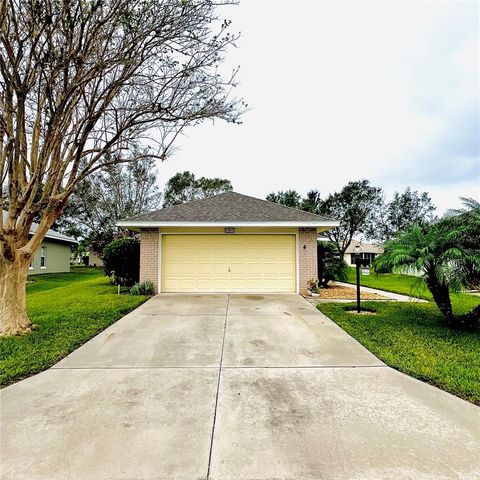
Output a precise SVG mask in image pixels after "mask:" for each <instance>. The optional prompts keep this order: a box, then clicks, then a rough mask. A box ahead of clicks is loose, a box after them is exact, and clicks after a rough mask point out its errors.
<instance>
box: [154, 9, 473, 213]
mask: <svg viewBox="0 0 480 480" xmlns="http://www.w3.org/2000/svg"><path fill="white" fill-rule="evenodd" d="M479 5H480V4H479V3H477V2H458V1H455V2H443V1H442V2H440V1H437V2H426V1H421V2H407V1H399V2H391V1H378V2H365V1H356V2H344V1H335V2H326V1H305V2H301V1H274V0H270V1H256V0H243V1H242V2H241V3H240V4H239V5H237V6H229V7H228V8H227V7H224V9H223V10H222V11H221V13H222V15H224V16H225V18H229V19H230V20H232V27H231V28H232V31H233V32H238V31H239V32H241V38H240V39H239V40H238V41H237V44H236V48H232V49H230V50H229V51H228V54H227V57H226V61H225V64H224V68H225V69H226V70H230V69H232V68H234V67H236V66H239V67H240V71H239V76H238V78H239V81H240V85H239V86H238V87H237V89H236V90H235V92H234V94H235V96H237V97H242V98H244V99H245V101H246V102H247V103H248V105H249V111H248V112H247V113H245V114H244V115H243V118H242V124H241V125H233V124H227V123H225V122H222V121H215V122H214V123H212V122H208V123H204V124H202V125H199V126H195V127H192V128H190V129H188V130H187V131H186V132H185V135H184V136H183V137H182V138H180V140H179V141H178V143H177V147H178V148H177V150H176V152H175V154H174V155H172V156H171V157H170V158H169V159H168V160H167V161H165V162H164V163H163V164H162V165H161V166H160V168H159V180H160V183H165V182H166V181H167V180H168V178H170V177H171V176H172V175H174V174H175V173H176V172H179V171H184V170H189V171H191V172H193V173H194V174H195V175H198V176H207V177H221V178H228V179H229V180H231V182H232V184H233V188H234V190H235V191H237V192H240V193H244V194H247V195H252V196H256V197H259V198H264V197H265V196H266V195H267V194H268V193H270V192H272V191H278V190H286V189H295V190H297V191H298V192H299V193H300V194H302V195H304V194H306V192H307V191H308V190H311V189H318V190H320V192H321V194H322V196H323V197H325V196H327V195H328V194H329V193H333V192H334V191H338V190H340V189H341V187H342V186H343V185H345V184H346V183H347V182H348V181H351V180H358V179H361V178H368V179H370V180H371V182H372V183H373V184H375V185H377V186H381V187H383V188H384V190H385V192H386V195H387V199H388V198H390V197H391V195H392V194H393V192H395V191H403V190H404V189H405V188H406V187H408V186H410V187H411V188H412V189H414V190H419V191H427V192H429V193H430V195H431V197H432V200H433V202H434V203H435V205H436V206H437V211H438V213H439V214H442V213H443V212H444V211H445V210H446V209H448V208H456V207H458V206H460V200H459V197H460V196H466V197H475V198H478V197H479V195H480V145H479V144H480V139H479V137H480V118H479V117H480V114H479V111H480V92H479V89H480V81H479V70H480V66H479V62H480V51H479V42H480V27H479V21H480V20H479V19H480V7H479Z"/></svg>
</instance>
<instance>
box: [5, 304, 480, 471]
mask: <svg viewBox="0 0 480 480" xmlns="http://www.w3.org/2000/svg"><path fill="white" fill-rule="evenodd" d="M1 421H2V430H1V463H0V465H1V478H2V479H5V480H13V479H18V480H20V479H21V480H27V479H33V480H57V479H58V480H60V479H62V480H65V479H66V480H70V479H72V480H86V479H88V480H107V479H109V480H120V479H122V480H127V479H129V480H133V479H135V480H147V479H148V480H154V479H155V480H160V479H162V480H167V479H168V480H187V479H188V480H200V479H212V480H247V479H256V480H267V479H269V480H271V479H277V480H280V479H282V480H307V479H308V480H319V479H326V480H336V479H338V480H347V479H349V480H351V479H358V480H360V479H362V480H363V479H365V480H375V479H379V480H380V479H382V480H385V479H392V480H393V479H395V480H406V479H415V480H422V479H432V480H433V479H435V480H441V479H465V480H466V479H474V478H479V477H480V466H479V456H478V452H479V449H480V433H479V427H480V425H479V421H480V418H479V409H478V408H477V407H475V406H474V405H472V404H470V403H467V402H465V401H463V400H460V399H459V398H457V397H454V396H452V395H449V394H447V393H445V392H442V391H441V390H438V389H436V388H434V387H432V386H429V385H427V384H425V383H422V382H420V381H417V380H414V379H412V378H410V377H408V376H406V375H403V374H401V373H399V372H397V371H395V370H392V369H390V368H388V367H386V366H385V365H384V364H383V363H382V362H381V361H379V360H378V359H377V358H376V357H375V356H373V355H372V354H371V353H370V352H368V351H367V350H366V349H364V348H363V347H362V346H361V345H360V344H359V343H357V342H356V341H355V340H353V339H352V338H351V337H350V336H348V335H347V334H346V333H345V332H344V331H343V330H341V329H340V328H339V327H338V326H337V325H336V324H334V323H333V322H332V321H330V320H329V319H328V318H327V317H325V316H324V315H323V314H321V313H320V312H319V311H318V310H316V309H315V308H314V307H313V306H312V305H310V304H309V303H308V302H306V301H305V300H304V299H302V298H301V297H300V296H298V295H196V296H184V295H161V296H157V297H155V298H153V299H151V300H150V301H148V302H147V303H145V304H144V305H142V306H141V307H140V308H138V309H137V310H136V311H135V312H132V313H130V314H129V315H127V316H126V317H124V318H123V319H121V320H120V321H118V322H117V323H116V324H114V325H113V326H111V327H110V328H108V329H107V330H105V331H104V332H102V333H101V334H100V335H98V336H97V337H95V338H94V339H92V340H91V341H90V342H88V343H87V344H85V345H84V346H83V347H81V348H79V349H78V350H76V351H75V352H74V353H72V354H71V355H70V356H69V357H67V358H65V359H64V360H63V361H61V362H60V363H58V364H57V365H56V366H55V367H54V368H51V369H50V370H47V371H45V372H43V373H41V374H39V375H36V376H34V377H31V378H29V379H27V380H24V381H21V382H19V383H17V384H15V385H12V386H10V387H7V388H5V389H4V390H3V391H2V392H1Z"/></svg>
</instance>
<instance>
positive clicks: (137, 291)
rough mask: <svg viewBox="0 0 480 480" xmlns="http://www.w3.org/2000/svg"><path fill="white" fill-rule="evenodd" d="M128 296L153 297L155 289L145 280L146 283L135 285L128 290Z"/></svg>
mask: <svg viewBox="0 0 480 480" xmlns="http://www.w3.org/2000/svg"><path fill="white" fill-rule="evenodd" d="M130 295H146V296H151V295H155V287H154V286H153V283H152V282H150V281H149V280H147V281H146V282H142V283H136V284H135V285H134V286H133V287H132V288H131V289H130Z"/></svg>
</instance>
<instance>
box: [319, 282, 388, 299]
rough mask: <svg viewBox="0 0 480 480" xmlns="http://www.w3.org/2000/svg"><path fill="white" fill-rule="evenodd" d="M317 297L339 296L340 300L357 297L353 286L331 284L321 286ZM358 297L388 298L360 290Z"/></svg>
mask: <svg viewBox="0 0 480 480" xmlns="http://www.w3.org/2000/svg"><path fill="white" fill-rule="evenodd" d="M318 298H320V299H321V298H339V299H340V298H341V299H342V300H355V299H356V298H357V291H356V289H355V287H353V288H350V287H341V286H339V285H332V286H331V287H328V288H321V289H320V297H318ZM360 298H361V299H362V300H388V298H387V297H384V296H382V295H379V294H378V293H371V292H360Z"/></svg>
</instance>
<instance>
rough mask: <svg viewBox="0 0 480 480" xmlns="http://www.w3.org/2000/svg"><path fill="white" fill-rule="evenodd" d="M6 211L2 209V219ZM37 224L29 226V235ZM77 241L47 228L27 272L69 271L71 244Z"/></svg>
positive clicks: (35, 228)
mask: <svg viewBox="0 0 480 480" xmlns="http://www.w3.org/2000/svg"><path fill="white" fill-rule="evenodd" d="M7 216H8V213H7V212H6V211H3V218H4V221H5V219H6V218H7ZM37 228H38V224H36V223H33V224H32V227H31V228H30V235H33V234H34V233H35V231H36V230H37ZM77 243H78V242H77V241H76V240H75V239H73V238H70V237H67V236H66V235H63V234H62V233H59V232H56V231H55V230H48V232H47V234H46V235H45V238H44V239H43V242H42V244H41V245H40V248H39V249H38V250H37V251H36V252H35V253H34V255H33V259H32V261H31V263H30V266H29V269H28V274H29V275H39V274H42V273H60V272H69V271H70V256H71V252H72V248H71V247H72V245H76V244H77Z"/></svg>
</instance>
